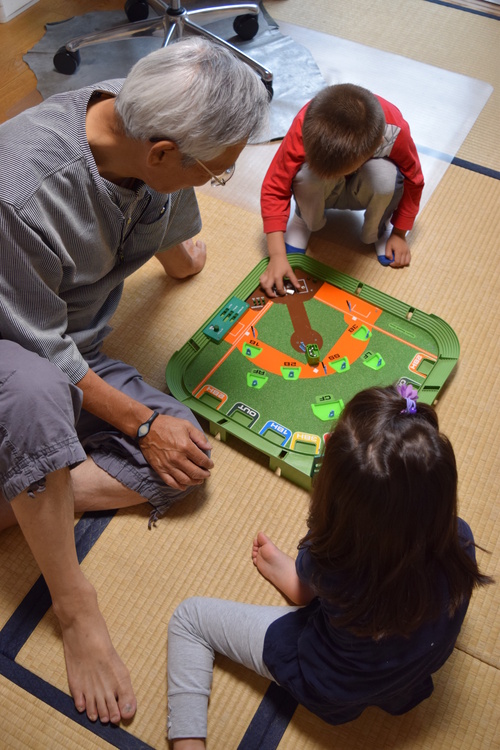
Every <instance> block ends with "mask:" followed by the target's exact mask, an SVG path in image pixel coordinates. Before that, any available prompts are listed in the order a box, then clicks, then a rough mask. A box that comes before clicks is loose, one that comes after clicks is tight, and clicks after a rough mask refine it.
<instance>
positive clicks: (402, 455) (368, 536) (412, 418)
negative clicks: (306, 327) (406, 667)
mask: <svg viewBox="0 0 500 750" xmlns="http://www.w3.org/2000/svg"><path fill="white" fill-rule="evenodd" d="M405 406H406V402H405V400H404V399H403V398H402V396H401V395H400V394H399V393H398V391H397V389H396V387H395V386H389V387H387V388H370V389H368V390H366V391H363V392H361V393H359V394H357V395H356V396H355V397H354V398H353V399H352V401H350V402H349V403H348V405H347V406H346V408H345V410H344V412H343V414H342V415H341V417H340V419H339V422H338V425H337V427H336V429H335V430H334V431H333V432H332V433H331V435H330V437H329V439H328V441H327V444H326V450H325V456H324V459H323V464H322V467H321V470H320V472H319V475H318V479H317V482H316V485H315V487H314V489H313V494H312V498H311V506H310V512H309V519H308V527H309V533H308V534H307V536H306V537H305V538H304V539H303V540H302V541H301V543H300V545H299V546H303V545H304V544H306V546H309V548H310V553H311V556H312V558H313V559H314V561H315V562H316V564H317V566H318V569H319V571H320V572H319V573H318V575H317V577H316V579H315V580H313V581H312V584H313V586H314V587H315V588H316V590H317V591H318V593H319V595H320V596H324V598H326V599H327V600H329V601H331V602H332V603H333V604H334V605H336V607H338V608H340V610H341V614H340V615H339V616H338V617H336V618H334V619H333V625H337V626H344V627H348V628H349V629H351V630H352V632H354V633H355V634H357V635H361V636H371V637H375V638H378V637H382V636H387V635H401V636H407V635H409V634H410V633H411V632H412V631H414V630H415V629H417V628H418V627H419V626H420V625H422V624H423V623H424V622H427V621H430V620H433V619H434V618H436V617H437V616H438V615H439V613H440V612H441V611H442V609H443V606H446V604H445V603H443V601H442V597H443V595H445V594H444V592H446V590H448V594H449V600H448V612H449V615H450V616H452V615H453V614H454V613H455V612H456V611H457V609H458V608H459V607H460V605H461V604H462V603H463V602H465V601H468V599H469V597H470V595H471V593H472V590H473V588H474V587H475V586H478V585H483V584H485V583H489V582H491V580H492V579H490V578H489V577H488V576H483V575H482V574H481V573H480V572H479V569H478V566H477V564H476V562H475V559H473V557H474V555H472V557H471V556H470V555H469V554H467V552H466V551H465V550H464V548H463V546H462V545H461V544H460V541H459V538H458V532H457V467H456V462H455V455H454V452H453V448H452V446H451V444H450V442H449V440H448V439H447V438H446V437H445V436H444V435H443V434H441V433H440V432H439V427H438V420H437V415H436V413H435V411H434V409H433V408H432V407H431V406H428V405H427V404H418V405H417V413H416V414H407V413H402V411H403V410H404V408H405ZM469 551H473V550H469ZM336 574H338V575H336ZM332 577H333V579H334V580H335V582H336V583H335V584H334V587H333V588H332ZM335 587H336V588H335Z"/></svg>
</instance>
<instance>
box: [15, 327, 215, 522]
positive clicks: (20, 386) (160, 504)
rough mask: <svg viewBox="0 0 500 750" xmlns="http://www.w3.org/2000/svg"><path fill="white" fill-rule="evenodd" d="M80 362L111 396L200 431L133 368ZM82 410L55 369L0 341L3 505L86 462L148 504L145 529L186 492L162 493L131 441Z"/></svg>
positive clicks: (95, 359)
mask: <svg viewBox="0 0 500 750" xmlns="http://www.w3.org/2000/svg"><path fill="white" fill-rule="evenodd" d="M86 359H87V361H88V363H89V365H90V367H91V368H92V369H93V370H94V372H96V373H97V374H98V375H99V376H100V377H101V378H103V380H105V381H106V382H107V383H109V384H110V385H112V386H113V387H114V388H117V389H118V390H120V391H122V392H123V393H126V394H128V395H129V396H131V397H132V398H134V399H136V400H137V401H139V402H140V403H142V404H145V405H146V406H149V407H150V408H151V409H152V410H157V411H159V412H160V413H162V414H169V415H170V416H174V417H180V418H182V419H188V420H189V421H190V422H191V423H192V424H194V426H195V427H197V428H198V429H201V427H200V425H199V423H198V421H197V420H196V418H195V417H194V415H193V413H192V412H191V411H190V410H189V409H188V408H187V407H185V406H184V405H183V404H181V403H179V401H177V400H176V399H175V398H173V397H172V396H169V395H168V394H166V393H162V392H161V391H158V390H157V389H156V388H153V387H152V386H150V385H148V384H147V383H145V382H144V380H143V379H142V377H141V376H140V375H139V373H138V372H137V370H136V369H135V368H134V367H131V366H130V365H127V364H125V363H124V362H120V361H119V360H112V359H110V358H109V357H107V356H106V355H105V354H102V352H98V351H96V352H95V353H94V354H93V355H91V356H88V357H86ZM81 407H82V392H81V390H80V389H79V388H78V387H77V386H76V385H73V384H72V383H70V382H69V380H68V379H67V377H66V376H65V375H64V374H63V372H62V371H61V370H60V369H59V368H58V367H57V366H56V365H54V364H52V363H51V362H49V361H48V360H47V359H44V358H42V357H39V356H38V355H37V354H33V352H29V351H27V350H26V349H23V347H21V346H19V344H16V343H14V342H12V341H5V340H2V339H0V491H1V493H2V494H3V497H4V498H5V500H8V501H10V500H12V498H14V497H16V496H17V495H19V494H20V493H21V492H23V491H24V490H26V489H28V490H29V491H36V490H43V487H44V481H45V476H46V475H47V474H50V473H52V472H53V471H57V470H58V469H62V468H65V467H72V466H75V465H76V464H78V463H81V462H82V461H84V460H85V459H86V458H87V456H91V457H92V459H93V460H94V461H95V463H96V464H97V465H98V466H99V467H101V468H102V469H103V470H104V471H106V472H107V473H108V474H109V475H110V476H112V477H115V478H116V479H117V480H118V481H119V482H121V483H122V484H123V485H125V486H126V487H128V488H129V489H132V490H135V492H137V493H139V494H140V495H141V496H142V497H145V498H146V499H147V500H149V502H150V503H151V505H152V506H153V511H152V514H151V520H152V521H154V520H156V518H157V517H158V516H159V515H161V514H163V513H164V512H165V511H166V510H167V509H168V508H169V507H170V505H172V504H173V503H174V502H176V501H177V500H180V499H182V498H183V497H185V495H187V494H188V493H189V492H190V491H191V490H192V489H193V488H191V487H190V488H188V489H187V490H184V491H180V490H176V489H173V488H172V487H168V486H167V485H166V484H165V483H164V482H163V480H162V479H161V478H160V477H159V476H158V474H157V473H156V472H155V471H154V470H153V469H152V468H151V467H150V466H149V464H148V463H147V461H146V460H145V458H144V456H143V455H142V452H141V450H140V448H139V446H138V445H137V443H136V442H135V441H134V440H132V439H131V438H129V437H127V436H126V435H124V434H123V433H122V432H120V431H119V430H117V429H116V428H115V427H113V426H112V425H110V424H108V423H107V422H103V421H102V420H100V419H98V418H97V417H95V416H94V415H93V414H90V413H89V412H87V411H85V410H84V409H82V408H81ZM30 488H31V489H30Z"/></svg>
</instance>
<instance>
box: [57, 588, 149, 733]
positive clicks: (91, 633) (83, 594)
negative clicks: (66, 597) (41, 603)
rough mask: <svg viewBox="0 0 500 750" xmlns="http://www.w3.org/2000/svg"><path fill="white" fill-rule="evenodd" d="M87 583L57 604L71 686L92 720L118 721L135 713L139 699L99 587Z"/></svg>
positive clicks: (79, 706) (77, 703) (77, 699)
mask: <svg viewBox="0 0 500 750" xmlns="http://www.w3.org/2000/svg"><path fill="white" fill-rule="evenodd" d="M85 583H86V586H85V587H84V588H83V589H81V590H80V591H79V592H78V593H77V594H76V595H75V597H73V600H72V601H71V602H69V601H66V602H65V603H64V607H61V606H54V611H55V613H56V615H57V616H58V619H59V623H60V625H61V629H62V637H63V645H64V656H65V659H66V670H67V673H68V684H69V689H70V691H71V695H72V696H73V700H74V701H75V707H76V709H77V711H79V712H80V713H82V712H83V711H86V713H87V716H88V718H89V719H90V721H96V720H97V719H98V718H99V719H100V720H101V721H102V722H103V723H106V722H112V723H113V724H118V723H119V722H120V721H121V720H128V719H131V718H132V717H133V716H134V714H135V712H136V709H137V701H136V698H135V695H134V692H133V689H132V683H131V681H130V675H129V672H128V670H127V668H126V666H125V665H124V664H123V662H122V660H121V659H120V657H119V656H118V654H117V653H116V651H115V649H114V647H113V644H112V643H111V639H110V636H109V633H108V629H107V627H106V623H105V622H104V618H103V616H102V614H101V612H100V610H99V607H98V604H97V595H96V593H95V590H94V588H93V587H92V586H91V585H90V584H89V583H88V582H85ZM63 609H64V611H63ZM68 612H69V613H71V614H70V615H69V616H65V614H64V613H68Z"/></svg>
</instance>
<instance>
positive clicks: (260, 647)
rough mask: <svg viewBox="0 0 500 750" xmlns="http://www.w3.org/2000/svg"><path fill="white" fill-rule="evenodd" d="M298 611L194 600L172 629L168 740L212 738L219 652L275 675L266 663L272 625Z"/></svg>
mask: <svg viewBox="0 0 500 750" xmlns="http://www.w3.org/2000/svg"><path fill="white" fill-rule="evenodd" d="M296 609H298V608H297V607H286V606H283V607H279V606H278V607H262V606H258V605H254V604H242V603H239V602H231V601H226V600H224V599H208V598H204V597H193V598H191V599H186V600H184V601H183V602H181V604H179V606H178V607H177V609H176V610H175V611H174V613H173V615H172V617H171V619H170V623H169V626H168V656H167V669H168V736H169V739H179V738H181V737H206V736H207V709H208V699H209V695H210V688H211V685H212V673H213V662H214V652H217V653H219V654H223V655H224V656H227V657H228V658H229V659H231V660H232V661H234V662H237V663H238V664H243V665H244V666H245V667H248V668H249V669H252V670H253V671H254V672H256V673H257V674H259V675H261V676H262V677H266V678H267V679H269V680H272V679H273V677H272V675H271V673H270V672H269V670H268V669H267V667H266V665H265V664H264V659H263V651H264V638H265V635H266V632H267V629H268V627H269V625H270V624H271V623H272V622H274V621H275V620H277V619H278V618H280V617H283V616H284V615H286V614H288V613H289V612H293V611H295V610H296Z"/></svg>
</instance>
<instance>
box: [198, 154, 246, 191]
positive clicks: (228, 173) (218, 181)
mask: <svg viewBox="0 0 500 750" xmlns="http://www.w3.org/2000/svg"><path fill="white" fill-rule="evenodd" d="M193 158H194V160H195V162H196V163H197V164H199V165H200V167H203V169H204V170H205V172H208V174H209V175H210V177H211V178H212V179H211V180H210V184H211V185H214V187H217V185H220V186H221V187H224V185H225V184H226V182H229V180H230V179H231V177H232V176H233V174H234V170H235V169H236V164H232V165H231V166H230V167H229V169H226V170H224V172H223V173H222V174H220V175H219V176H217V175H216V174H214V173H213V172H212V171H211V170H210V169H209V168H208V167H207V166H206V164H203V162H202V161H200V160H199V159H196V157H193Z"/></svg>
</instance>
